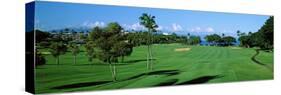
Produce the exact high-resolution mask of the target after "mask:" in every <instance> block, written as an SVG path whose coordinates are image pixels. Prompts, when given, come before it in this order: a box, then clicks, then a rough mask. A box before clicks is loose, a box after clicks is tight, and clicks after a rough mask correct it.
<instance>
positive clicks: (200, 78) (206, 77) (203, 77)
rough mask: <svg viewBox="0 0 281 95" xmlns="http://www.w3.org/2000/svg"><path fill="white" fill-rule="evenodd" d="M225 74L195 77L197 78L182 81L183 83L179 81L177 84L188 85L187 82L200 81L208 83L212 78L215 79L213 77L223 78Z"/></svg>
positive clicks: (197, 82) (195, 82) (196, 82)
mask: <svg viewBox="0 0 281 95" xmlns="http://www.w3.org/2000/svg"><path fill="white" fill-rule="evenodd" d="M221 77H223V76H219V75H214V76H202V77H198V78H195V79H192V80H188V81H185V82H182V83H178V84H176V85H186V84H199V83H206V82H208V81H210V80H213V79H217V78H221Z"/></svg>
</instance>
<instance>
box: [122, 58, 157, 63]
mask: <svg viewBox="0 0 281 95" xmlns="http://www.w3.org/2000/svg"><path fill="white" fill-rule="evenodd" d="M150 60H156V59H150ZM142 61H147V59H137V60H129V61H125V62H123V63H137V62H142Z"/></svg>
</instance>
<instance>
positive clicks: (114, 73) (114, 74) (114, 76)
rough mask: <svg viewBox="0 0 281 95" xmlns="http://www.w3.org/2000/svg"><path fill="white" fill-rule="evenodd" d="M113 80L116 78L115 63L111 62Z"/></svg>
mask: <svg viewBox="0 0 281 95" xmlns="http://www.w3.org/2000/svg"><path fill="white" fill-rule="evenodd" d="M113 80H114V81H116V80H117V78H116V66H115V63H114V64H113Z"/></svg>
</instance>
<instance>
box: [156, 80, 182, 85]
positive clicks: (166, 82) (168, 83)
mask: <svg viewBox="0 0 281 95" xmlns="http://www.w3.org/2000/svg"><path fill="white" fill-rule="evenodd" d="M177 81H178V79H171V80H168V81H164V82H161V83H159V84H156V85H154V86H170V85H174V84H175V83H176V82H177Z"/></svg>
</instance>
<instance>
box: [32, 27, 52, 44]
mask: <svg viewBox="0 0 281 95" xmlns="http://www.w3.org/2000/svg"><path fill="white" fill-rule="evenodd" d="M35 32H36V33H35V35H36V43H39V42H42V41H47V40H48V38H50V36H51V34H50V33H48V32H44V31H41V30H35Z"/></svg>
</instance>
